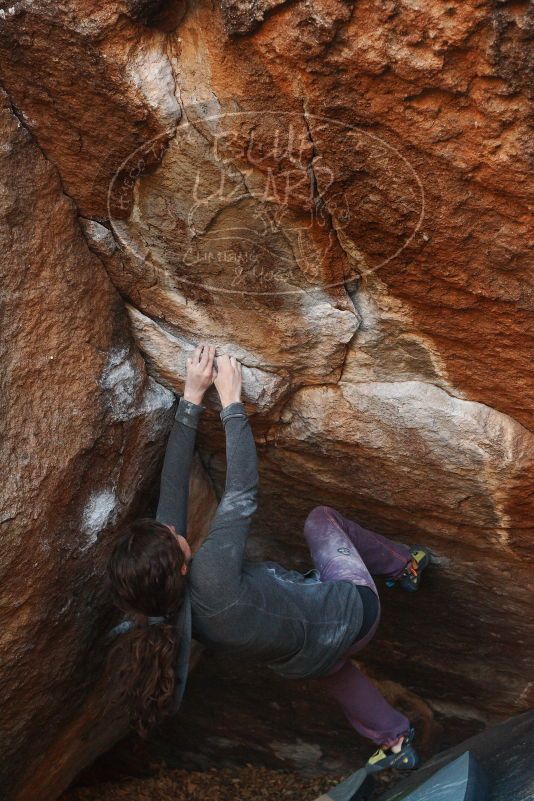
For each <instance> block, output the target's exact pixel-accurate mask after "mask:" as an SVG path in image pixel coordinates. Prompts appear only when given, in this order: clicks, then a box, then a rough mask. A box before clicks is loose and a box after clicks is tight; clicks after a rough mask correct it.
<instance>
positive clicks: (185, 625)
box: [109, 345, 429, 771]
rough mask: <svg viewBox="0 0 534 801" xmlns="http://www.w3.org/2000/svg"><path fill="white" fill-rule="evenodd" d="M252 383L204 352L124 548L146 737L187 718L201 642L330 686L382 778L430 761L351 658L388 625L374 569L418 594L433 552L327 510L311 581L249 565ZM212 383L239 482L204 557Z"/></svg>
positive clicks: (317, 527)
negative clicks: (193, 481) (248, 390)
mask: <svg viewBox="0 0 534 801" xmlns="http://www.w3.org/2000/svg"><path fill="white" fill-rule="evenodd" d="M241 382H242V376H241V365H240V364H239V362H238V361H236V359H235V358H234V357H230V356H228V355H222V356H219V357H217V360H215V349H214V348H213V347H208V346H207V345H203V346H199V347H197V348H196V350H195V351H194V354H193V356H192V357H190V358H189V359H188V361H187V379H186V383H185V389H184V394H183V397H181V398H180V400H179V403H178V408H177V411H176V415H175V422H174V424H173V428H172V431H171V434H170V437H169V441H168V445H167V450H166V454H165V461H164V465H163V472H162V477H161V488H160V498H159V504H158V509H157V514H156V519H155V520H152V519H148V518H145V519H141V520H137V521H135V522H133V523H131V524H130V526H129V530H128V531H127V532H126V533H125V534H124V536H123V537H122V538H121V539H120V540H119V542H118V543H117V545H116V546H115V548H114V550H113V553H112V556H111V559H110V562H109V578H110V586H111V591H112V593H113V596H114V600H115V602H116V604H117V605H118V606H119V608H121V609H122V610H123V611H125V612H126V613H128V614H129V615H133V616H134V617H135V619H136V621H137V622H138V623H139V624H138V625H136V626H135V627H134V628H133V629H132V630H131V631H130V632H129V633H128V635H125V636H124V637H123V638H122V641H121V639H120V638H119V642H118V644H117V647H118V649H119V650H120V651H121V654H122V656H123V658H124V657H125V659H124V662H123V663H122V668H121V670H120V677H121V684H122V685H123V690H122V695H121V698H123V699H124V698H127V699H128V700H129V703H130V708H131V711H132V720H133V722H134V724H135V725H136V728H137V730H138V732H139V733H140V734H141V735H142V736H145V735H146V734H147V732H148V731H149V730H150V728H151V727H152V726H153V725H154V724H155V723H157V722H158V720H159V719H161V718H162V717H163V716H166V715H169V714H173V713H174V712H176V711H177V709H178V707H179V705H180V702H181V699H182V697H183V692H184V688H185V682H186V678H187V670H188V661H189V652H190V644H191V637H192V636H194V637H195V638H196V639H197V640H199V641H200V642H201V643H203V644H205V645H206V646H208V647H209V648H210V649H212V650H214V651H221V652H226V653H230V654H234V655H235V656H238V657H240V658H242V659H250V660H253V661H256V662H261V663H263V664H265V665H267V666H268V667H269V668H271V669H272V670H273V671H275V672H276V673H278V674H279V675H281V676H285V677H287V678H296V679H300V678H317V679H318V680H319V681H320V682H322V683H323V684H324V686H325V688H326V690H327V691H328V692H329V693H330V694H331V695H332V696H333V697H334V698H335V699H337V701H339V702H340V704H341V706H342V708H343V710H344V712H345V714H346V715H347V717H348V719H349V721H350V722H351V724H352V725H353V726H354V728H355V729H356V730H357V731H358V732H360V733H361V734H362V735H363V736H364V737H367V738H369V739H371V740H372V741H374V742H375V743H377V744H378V745H379V746H380V747H379V750H378V751H377V752H376V753H375V754H373V756H372V757H371V758H370V760H369V763H368V767H369V768H370V770H371V771H374V770H381V769H383V768H384V767H389V766H395V767H397V768H401V769H403V768H406V769H412V768H414V767H416V766H417V764H418V757H417V754H416V752H415V750H414V748H413V745H412V739H413V734H414V730H413V728H412V727H411V726H410V723H409V721H408V719H407V718H406V717H405V716H404V715H402V714H401V713H400V712H398V711H396V710H395V709H393V708H392V707H391V706H390V705H389V704H388V703H387V701H386V700H385V699H384V698H383V697H382V696H381V694H380V693H379V692H378V690H377V689H376V687H375V686H374V685H373V684H372V683H371V681H370V680H369V679H368V678H367V677H366V676H364V674H363V673H361V672H360V671H359V670H358V668H357V667H356V666H355V665H354V664H353V663H352V662H351V659H350V657H351V656H352V655H354V654H355V653H357V652H359V651H360V650H361V649H362V648H363V647H364V646H365V645H366V644H367V643H368V642H369V640H370V639H371V638H372V637H373V635H374V633H375V632H376V629H377V626H378V621H379V618H380V602H379V598H378V592H377V589H376V586H375V583H374V581H373V579H372V577H371V573H374V574H382V575H384V576H385V577H387V578H388V579H389V581H390V582H396V583H398V584H400V586H401V587H403V588H404V589H407V590H414V589H417V588H418V586H419V582H420V578H421V573H422V571H423V569H424V568H425V567H426V566H427V564H428V562H429V552H428V551H427V550H426V549H425V548H421V547H416V548H412V549H410V548H408V547H406V546H404V545H400V544H398V543H396V542H393V541H391V540H388V539H386V538H385V537H383V536H381V535H380V534H375V533H373V532H372V531H368V530H366V529H364V528H362V526H360V525H358V523H354V522H352V521H351V520H348V519H347V518H345V517H343V516H342V515H341V514H340V513H339V512H337V511H336V510H335V509H332V508H331V507H328V506H318V507H316V508H315V509H313V510H312V511H311V512H310V514H309V515H308V517H307V519H306V523H305V525H304V537H305V538H306V540H307V543H308V546H309V549H310V552H311V556H312V559H313V562H314V564H315V569H314V570H311V571H308V573H306V574H301V573H299V572H297V571H294V570H286V569H285V568H283V567H281V566H280V565H279V564H277V563H276V562H251V561H248V560H246V559H244V550H245V544H246V540H247V535H248V532H249V527H250V523H251V520H252V517H253V515H254V512H255V510H256V506H257V503H256V494H257V486H258V472H257V458H256V448H255V443H254V439H253V436H252V433H251V429H250V426H249V422H248V419H247V413H246V411H245V407H244V405H243V403H242V402H241ZM212 383H214V384H215V387H216V389H217V391H218V394H219V397H220V400H221V404H222V410H221V412H220V418H221V420H222V423H223V426H224V429H225V436H226V458H227V466H226V484H225V489H224V493H223V495H222V498H221V501H220V503H219V505H218V508H217V511H216V513H215V516H214V519H213V521H212V523H211V526H210V529H209V533H208V536H207V538H206V540H205V541H204V542H203V544H202V545H201V546H200V548H199V549H198V551H197V552H196V554H195V556H194V557H192V554H191V549H190V546H189V544H188V542H187V539H186V521H187V495H188V486H189V472H190V468H191V463H192V458H193V452H194V445H195V435H196V428H197V425H198V422H199V419H200V416H201V414H202V413H203V411H204V409H205V407H204V406H203V405H202V400H203V397H204V393H205V391H206V390H207V389H208V387H209V386H210V385H211V384H212ZM124 652H126V654H125V653H124Z"/></svg>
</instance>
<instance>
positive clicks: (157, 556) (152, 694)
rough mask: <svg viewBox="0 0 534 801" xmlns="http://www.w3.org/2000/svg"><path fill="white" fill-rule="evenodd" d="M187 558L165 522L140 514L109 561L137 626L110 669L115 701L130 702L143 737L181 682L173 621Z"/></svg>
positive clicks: (117, 593)
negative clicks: (183, 567) (116, 688)
mask: <svg viewBox="0 0 534 801" xmlns="http://www.w3.org/2000/svg"><path fill="white" fill-rule="evenodd" d="M184 560H185V556H184V553H183V551H182V549H181V548H180V546H179V545H178V542H177V540H176V537H175V535H174V534H173V533H172V532H171V531H170V529H169V528H168V527H167V526H165V525H163V524H162V523H159V522H157V521H155V520H150V519H142V520H137V521H136V522H134V523H132V524H130V527H129V531H128V533H127V534H126V536H124V537H123V538H122V539H121V540H120V541H119V542H118V543H117V545H116V546H115V548H114V550H113V554H112V556H111V559H110V561H109V565H108V577H109V581H110V588H111V594H112V597H113V600H114V602H115V604H116V605H117V606H118V607H119V608H120V609H122V611H123V612H126V613H128V614H129V615H130V616H131V617H133V618H134V620H135V621H136V625H135V626H134V627H133V628H132V629H130V630H129V631H127V632H126V633H123V634H120V635H119V637H118V639H117V642H116V643H115V645H114V646H113V647H112V649H111V651H110V654H109V657H108V667H107V674H108V676H109V679H110V681H113V682H114V683H115V682H118V684H119V693H118V697H117V698H116V701H117V703H124V704H126V705H127V706H128V708H129V711H130V723H131V725H132V727H133V728H134V729H135V730H136V731H137V733H138V734H139V736H140V737H143V738H146V737H147V736H148V734H149V733H150V730H151V729H152V728H153V727H154V726H155V725H156V724H157V723H158V722H159V721H160V720H161V719H162V718H163V717H165V716H166V714H168V712H169V711H170V708H171V707H172V700H173V697H174V694H175V690H176V687H177V683H178V681H180V678H179V677H177V676H176V663H177V658H178V651H179V647H180V640H179V636H178V633H177V629H176V624H175V621H176V618H177V614H178V612H179V610H180V607H181V605H182V602H183V598H184V590H185V585H186V577H185V576H184V575H183V574H182V572H181V567H182V565H183V564H184Z"/></svg>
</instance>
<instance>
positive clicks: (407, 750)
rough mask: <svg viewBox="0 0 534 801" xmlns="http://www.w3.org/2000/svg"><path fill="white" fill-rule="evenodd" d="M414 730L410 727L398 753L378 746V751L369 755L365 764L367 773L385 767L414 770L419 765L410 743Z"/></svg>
mask: <svg viewBox="0 0 534 801" xmlns="http://www.w3.org/2000/svg"><path fill="white" fill-rule="evenodd" d="M414 734H415V730H414V729H413V728H411V729H410V731H409V732H408V734H407V735H406V736H405V738H404V740H403V743H402V748H401V750H400V751H399V753H398V754H394V753H393V751H391V750H390V749H388V748H386V749H384V748H379V749H378V751H375V753H374V754H373V755H372V756H370V757H369V759H368V760H367V764H366V766H365V767H366V770H367V773H378V772H379V771H381V770H386V769H387V768H397V770H415V768H417V767H418V766H419V756H418V754H417V751H416V750H415V748H414V747H413V745H412V740H413V738H414Z"/></svg>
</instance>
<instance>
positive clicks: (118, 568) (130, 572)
mask: <svg viewBox="0 0 534 801" xmlns="http://www.w3.org/2000/svg"><path fill="white" fill-rule="evenodd" d="M190 560H191V550H190V548H189V544H188V542H187V540H186V539H185V538H184V537H182V536H180V535H179V534H176V532H175V529H174V527H173V526H166V525H163V523H158V522H157V521H156V520H151V519H150V518H143V519H141V520H136V521H134V522H133V523H131V524H130V525H129V527H128V529H127V531H126V533H125V534H124V536H123V537H122V538H121V539H120V540H119V541H118V543H117V544H116V546H115V548H114V550H113V553H112V555H111V559H110V560H109V566H108V573H109V578H110V582H111V590H112V593H113V599H114V601H115V603H116V604H117V606H118V607H119V608H120V609H122V610H123V611H124V612H128V613H133V614H134V615H147V616H160V615H172V614H173V613H174V612H177V611H178V609H179V608H180V605H181V602H182V597H183V593H184V588H185V581H186V578H185V577H186V574H187V572H188V569H189V562H190Z"/></svg>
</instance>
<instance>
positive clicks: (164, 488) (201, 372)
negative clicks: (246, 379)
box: [156, 345, 215, 537]
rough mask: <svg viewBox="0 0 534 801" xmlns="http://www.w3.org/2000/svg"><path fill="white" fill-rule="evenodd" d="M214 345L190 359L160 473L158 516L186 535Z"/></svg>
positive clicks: (212, 371)
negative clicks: (192, 468)
mask: <svg viewBox="0 0 534 801" xmlns="http://www.w3.org/2000/svg"><path fill="white" fill-rule="evenodd" d="M214 357H215V348H213V347H208V346H207V345H204V346H202V345H199V346H198V347H197V348H196V349H195V351H194V353H193V355H192V356H191V357H190V358H189V359H188V360H187V378H186V382H185V388H184V394H183V397H181V398H180V401H179V403H178V409H177V411H176V415H175V418H174V423H173V426H172V429H171V433H170V435H169V440H168V442H167V449H166V451H165V460H164V462H163V470H162V473H161V483H160V494H159V502H158V510H157V512H156V519H157V520H158V521H159V522H160V523H164V524H166V525H172V526H174V527H175V529H176V532H177V533H178V534H181V535H182V536H184V537H186V536H187V501H188V495H189V476H190V473H191V465H192V462H193V455H194V451H195V438H196V430H197V426H198V422H199V420H200V417H201V415H202V412H203V411H204V408H205V407H204V406H202V399H203V397H204V393H205V391H206V389H207V388H208V387H209V386H210V384H211V383H212V381H213V378H214V375H215V374H214V369H213V360H214Z"/></svg>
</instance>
